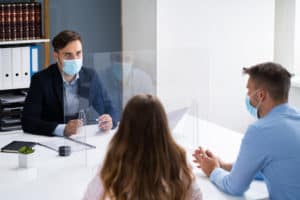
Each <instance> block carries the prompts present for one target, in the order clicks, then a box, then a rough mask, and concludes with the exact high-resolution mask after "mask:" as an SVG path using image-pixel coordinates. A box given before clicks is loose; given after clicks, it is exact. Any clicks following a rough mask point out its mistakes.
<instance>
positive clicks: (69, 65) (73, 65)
mask: <svg viewBox="0 0 300 200" xmlns="http://www.w3.org/2000/svg"><path fill="white" fill-rule="evenodd" d="M81 67H82V59H74V60H64V67H63V70H64V73H66V74H68V75H70V76H74V75H75V74H77V73H78V72H79V71H80V69H81Z"/></svg>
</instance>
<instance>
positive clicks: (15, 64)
mask: <svg viewBox="0 0 300 200" xmlns="http://www.w3.org/2000/svg"><path fill="white" fill-rule="evenodd" d="M11 55H12V57H11V58H12V62H11V64H12V66H11V68H12V79H13V81H12V87H13V88H14V89H17V88H24V85H23V82H22V78H21V73H22V60H21V48H20V47H14V48H11Z"/></svg>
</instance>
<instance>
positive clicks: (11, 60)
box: [0, 46, 39, 90]
mask: <svg viewBox="0 0 300 200" xmlns="http://www.w3.org/2000/svg"><path fill="white" fill-rule="evenodd" d="M38 68H39V63H38V46H21V47H6V48H0V90H10V89H21V88H29V85H30V78H31V76H32V75H33V74H34V73H35V72H37V71H38Z"/></svg>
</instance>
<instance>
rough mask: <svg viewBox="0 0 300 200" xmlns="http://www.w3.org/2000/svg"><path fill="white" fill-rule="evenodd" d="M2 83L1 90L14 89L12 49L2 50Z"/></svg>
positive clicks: (0, 84)
mask: <svg viewBox="0 0 300 200" xmlns="http://www.w3.org/2000/svg"><path fill="white" fill-rule="evenodd" d="M1 53H2V59H1V68H2V70H1V71H2V73H1V79H0V80H1V83H0V89H1V90H7V89H12V88H13V78H12V67H11V66H12V65H11V48H1Z"/></svg>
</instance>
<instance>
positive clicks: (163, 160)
mask: <svg viewBox="0 0 300 200" xmlns="http://www.w3.org/2000/svg"><path fill="white" fill-rule="evenodd" d="M101 180H102V182H103V185H104V190H105V195H106V196H108V197H110V198H111V199H116V200H123V199H124V200H125V199H126V200H127V199H143V200H162V199H168V200H173V199H174V200H175V199H176V200H177V199H178V200H181V199H185V197H186V195H187V191H188V189H189V187H190V184H191V182H192V175H191V171H190V169H189V167H188V166H187V162H186V157H185V151H184V150H183V149H182V148H181V147H179V146H178V145H177V144H176V143H175V141H174V140H173V138H172V136H171V134H170V130H169V127H168V121H167V116H166V113H165V111H164V109H163V106H162V104H161V103H160V101H159V100H158V99H157V98H156V97H154V96H152V95H137V96H134V97H133V98H132V99H131V100H130V101H129V102H128V104H127V105H126V107H125V109H124V112H123V115H122V118H121V121H120V125H119V129H118V130H117V132H116V134H115V135H114V137H113V138H112V141H111V143H110V146H109V149H108V153H107V155H106V159H105V161H104V165H103V168H102V170H101Z"/></svg>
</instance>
